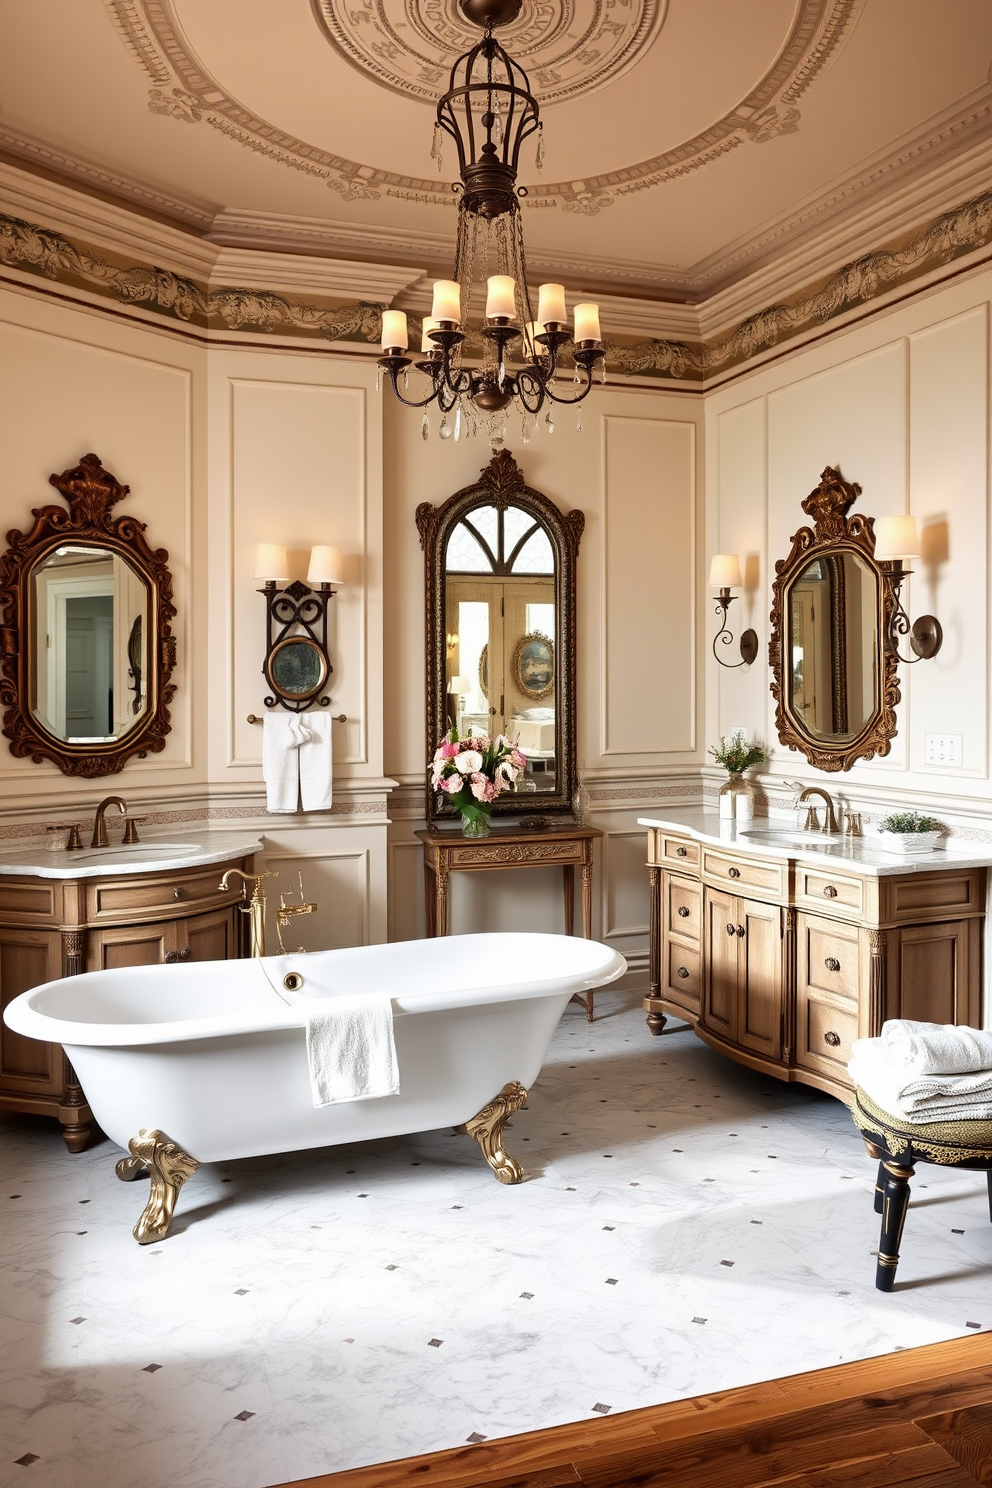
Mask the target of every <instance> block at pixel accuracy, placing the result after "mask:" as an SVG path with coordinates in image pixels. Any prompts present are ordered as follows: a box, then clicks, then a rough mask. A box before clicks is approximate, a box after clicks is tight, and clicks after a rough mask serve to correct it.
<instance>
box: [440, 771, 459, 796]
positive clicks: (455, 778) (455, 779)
mask: <svg viewBox="0 0 992 1488" xmlns="http://www.w3.org/2000/svg"><path fill="white" fill-rule="evenodd" d="M438 784H439V785H440V787H441V789H442V790H443V791H447V792H448V794H449V795H457V794H458V792H459V791H460V790H461V788H462V786H463V785H464V784H465V782H464V781H463V780H462V777H461V776H460V775H445V776H444V778H443V779H442V780H439V781H438Z"/></svg>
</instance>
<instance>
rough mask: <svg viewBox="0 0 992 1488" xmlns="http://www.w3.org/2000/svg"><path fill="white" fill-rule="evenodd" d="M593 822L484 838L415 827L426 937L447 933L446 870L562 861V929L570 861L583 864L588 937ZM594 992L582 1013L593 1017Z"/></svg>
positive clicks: (503, 830) (571, 891)
mask: <svg viewBox="0 0 992 1488" xmlns="http://www.w3.org/2000/svg"><path fill="white" fill-rule="evenodd" d="M602 835H603V834H602V832H601V831H600V829H599V828H598V827H579V826H576V825H575V823H574V822H569V823H567V824H563V825H561V826H557V825H556V826H552V827H546V828H543V829H542V830H541V831H528V830H526V829H525V828H523V827H502V826H494V827H493V830H492V832H491V833H490V835H489V836H488V837H481V838H480V837H475V838H471V837H463V836H462V834H461V830H460V829H459V828H458V827H455V826H452V827H434V828H430V827H429V828H427V829H426V830H424V831H421V832H417V833H416V836H417V837H419V838H420V840H421V842H422V843H423V844H424V897H425V901H426V907H427V934H428V936H435V935H447V933H448V875H449V873H455V872H457V873H480V872H482V873H485V872H490V871H493V870H495V869H499V868H549V867H550V868H553V867H554V866H555V865H556V864H560V865H561V869H562V878H563V887H564V902H565V933H566V934H567V935H572V934H573V933H574V929H573V921H574V916H575V865H576V864H578V865H579V866H580V867H581V869H582V934H583V936H584V937H585V939H586V940H589V939H590V938H591V936H592V862H593V850H594V847H595V843H596V839H597V838H598V837H602ZM592 999H593V994H592V993H591V992H587V993H586V995H585V998H584V1001H585V1008H586V1018H587V1020H588V1021H589V1022H590V1023H591V1022H592Z"/></svg>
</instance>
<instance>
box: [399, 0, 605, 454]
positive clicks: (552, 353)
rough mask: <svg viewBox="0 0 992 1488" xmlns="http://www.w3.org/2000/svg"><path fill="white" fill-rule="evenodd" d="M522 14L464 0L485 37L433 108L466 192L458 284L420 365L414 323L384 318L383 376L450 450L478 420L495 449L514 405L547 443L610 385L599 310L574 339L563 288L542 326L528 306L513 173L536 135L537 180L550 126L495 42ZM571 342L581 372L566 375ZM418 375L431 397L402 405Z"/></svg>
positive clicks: (448, 283)
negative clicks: (597, 380)
mask: <svg viewBox="0 0 992 1488" xmlns="http://www.w3.org/2000/svg"><path fill="white" fill-rule="evenodd" d="M521 3H522V0H459V5H460V9H461V11H462V14H463V15H464V16H465V18H466V20H469V21H471V22H472V23H473V24H474V25H478V26H481V27H482V28H483V37H482V40H481V41H480V42H478V43H477V44H476V45H475V46H474V47H472V48H471V50H470V51H468V52H466V53H465V54H464V55H463V56H461V57H459V58H458V61H457V62H456V63H455V65H454V67H453V68H452V69H451V77H450V80H449V85H448V91H447V93H445V95H444V97H443V98H442V99H441V100H440V101H439V103H438V106H437V122H436V124H435V126H434V147H433V152H432V153H433V156H434V159H435V161H436V162H437V166H438V170H443V168H444V154H443V149H444V138H445V135H448V136H449V137H450V138H451V139H453V140H454V142H455V147H456V149H457V151H458V169H459V174H460V177H461V180H460V181H458V182H456V183H455V184H454V187H453V190H455V191H456V192H458V193H460V197H459V203H458V236H457V241H456V247H455V272H454V278H453V279H439V280H438V281H437V282H436V283H435V285H434V300H433V304H432V307H431V314H430V315H429V316H427V317H425V319H424V320H423V322H422V339H421V356H422V358H423V359H422V360H421V361H417V362H414V361H413V358H412V357H410V356H408V355H407V348H408V346H409V333H408V329H407V318H406V314H405V313H404V312H403V311H402V310H386V311H384V312H383V317H382V356H381V358H380V359H379V366H380V367H381V368H382V369H383V371H385V372H386V373H387V374H388V376H389V380H390V384H391V386H392V389H393V392H394V393H395V394H396V397H397V398H398V399H399V400H400V402H401V403H403V404H405V405H406V406H407V407H408V408H423V409H425V410H426V409H427V407H428V405H430V404H432V403H436V404H437V407H438V409H439V410H440V413H441V424H440V430H439V432H440V434H441V437H442V439H444V438H451V437H454V438H455V439H458V438H460V437H461V436H462V435H463V434H472V433H474V432H475V431H476V429H477V427H478V425H479V422H480V420H481V421H482V422H483V423H484V424H485V426H486V428H487V430H488V432H489V434H490V435H491V436H492V437H493V438H494V439H498V437H499V436H500V435H501V434H502V433H503V432H505V420H506V417H507V415H508V414H509V411H510V407H511V405H512V404H514V403H515V404H516V406H517V408H518V409H519V411H520V413H521V415H522V427H521V435H522V439H523V442H524V443H525V444H526V443H528V442H529V440H530V436H531V434H532V433H533V432H534V430H535V429H536V427H537V416H538V415H539V414H540V413H541V412H542V410H545V412H546V427H547V429H548V432H549V433H551V432H553V431H554V427H555V425H554V415H553V405H555V404H566V405H568V404H576V403H581V402H582V399H583V398H585V397H586V396H587V394H588V393H589V391H590V389H591V387H592V381H593V370H594V369H595V368H597V365H598V369H599V375H600V377H601V379H602V380H603V381H605V380H606V372H605V367H606V363H605V359H604V355H603V343H602V341H601V339H600V329H599V306H598V305H592V304H583V305H576V307H575V324H574V328H573V330H572V331H569V330H568V327H567V312H566V309H565V290H564V288H563V286H562V285H560V284H542V285H541V286H540V290H539V295H538V306H537V314H536V315H535V314H534V311H533V307H532V303H531V294H530V289H529V287H528V284H527V265H526V259H525V256H524V239H523V229H522V225H521V213H520V197H521V196H526V194H527V193H526V188H525V187H518V186H517V184H516V182H517V168H518V164H519V158H520V147H521V145H522V144H523V142H524V140H526V139H528V138H530V136H531V135H534V134H536V135H537V159H536V166H537V169H538V170H540V169H541V165H542V163H543V154H544V137H543V131H544V125H543V124H542V123H541V120H540V111H539V108H538V103H537V100H536V98H535V97H534V96H533V94H532V93H531V91H530V83H529V82H528V79H527V74H526V73H525V72H524V70H523V68H522V67H520V66H519V65H518V64H517V63H516V62H514V61H513V59H512V57H510V56H509V54H508V53H507V51H506V50H505V48H504V47H502V46H501V45H500V43H499V42H498V41H497V40H496V38H495V36H494V35H493V32H494V31H495V30H496V28H497V27H499V26H505V25H507V24H508V23H509V22H511V21H514V20H516V18H517V16H518V15H519V13H520V9H521ZM483 280H485V282H486V298H485V316H484V319H483V321H482V324H481V327H480V328H479V330H475V329H474V328H473V326H471V325H470V318H471V317H472V316H473V312H477V311H480V310H481V304H479V305H476V304H475V303H474V301H475V300H476V299H477V298H479V297H480V296H481V286H482V282H483ZM569 342H572V343H573V344H572V349H571V359H572V362H573V364H574V371H572V369H571V368H569V369H563V368H562V366H561V353H562V351H563V349H564V348H565V347H566V346H567V345H568V344H569ZM518 343H519V344H518ZM466 350H468V351H470V352H472V353H473V354H477V355H479V356H480V357H481V364H480V365H476V366H469V365H467V364H466V362H465V360H464V353H465V352H466ZM511 362H512V363H513V365H512V367H511V365H509V364H510V363H511ZM411 365H412V366H414V367H415V368H416V370H417V371H418V372H421V373H423V374H425V375H426V377H427V378H429V380H430V387H429V391H428V392H427V393H426V396H424V397H420V398H418V397H417V396H416V393H415V391H414V392H413V395H412V396H406V394H407V392H409V391H410V386H409V373H408V369H409V368H410V366H411ZM569 373H571V378H570V379H569V376H568V374H569ZM566 389H567V391H566ZM578 427H580V428H581V411H580V413H579V416H578ZM422 433H423V436H424V438H425V439H426V438H427V437H428V435H429V433H430V424H429V420H428V415H427V413H426V411H425V413H424V418H423V424H422Z"/></svg>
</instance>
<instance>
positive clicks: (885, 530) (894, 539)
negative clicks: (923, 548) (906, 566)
mask: <svg viewBox="0 0 992 1488" xmlns="http://www.w3.org/2000/svg"><path fill="white" fill-rule="evenodd" d="M919 555H920V534H919V532H918V531H917V527H916V518H915V517H879V518H878V519H877V520H876V522H875V557H876V559H877V560H878V561H879V562H881V561H882V559H892V558H918V557H919Z"/></svg>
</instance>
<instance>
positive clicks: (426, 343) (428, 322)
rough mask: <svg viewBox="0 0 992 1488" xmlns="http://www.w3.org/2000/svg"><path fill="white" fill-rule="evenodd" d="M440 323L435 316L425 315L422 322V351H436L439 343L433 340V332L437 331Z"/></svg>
mask: <svg viewBox="0 0 992 1488" xmlns="http://www.w3.org/2000/svg"><path fill="white" fill-rule="evenodd" d="M439 324H440V322H439V321H437V320H435V319H434V317H433V315H425V316H424V318H423V320H422V321H421V322H420V333H421V334H420V349H421V351H435V350H436V349H437V343H436V342H434V341H432V340H431V331H436V330H437V328H438V325H439Z"/></svg>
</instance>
